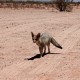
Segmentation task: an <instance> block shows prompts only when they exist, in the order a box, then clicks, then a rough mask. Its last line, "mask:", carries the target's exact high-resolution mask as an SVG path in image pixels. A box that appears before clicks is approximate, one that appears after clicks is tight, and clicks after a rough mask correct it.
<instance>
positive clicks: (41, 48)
mask: <svg viewBox="0 0 80 80" xmlns="http://www.w3.org/2000/svg"><path fill="white" fill-rule="evenodd" d="M39 51H40V57H42V55H43V47H39Z"/></svg>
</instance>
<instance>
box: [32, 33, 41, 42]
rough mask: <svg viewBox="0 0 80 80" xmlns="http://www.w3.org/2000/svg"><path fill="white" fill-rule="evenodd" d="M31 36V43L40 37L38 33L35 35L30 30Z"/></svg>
mask: <svg viewBox="0 0 80 80" xmlns="http://www.w3.org/2000/svg"><path fill="white" fill-rule="evenodd" d="M31 36H32V40H33V43H36V42H37V41H38V40H39V38H40V33H38V34H37V35H35V34H34V33H33V32H31Z"/></svg>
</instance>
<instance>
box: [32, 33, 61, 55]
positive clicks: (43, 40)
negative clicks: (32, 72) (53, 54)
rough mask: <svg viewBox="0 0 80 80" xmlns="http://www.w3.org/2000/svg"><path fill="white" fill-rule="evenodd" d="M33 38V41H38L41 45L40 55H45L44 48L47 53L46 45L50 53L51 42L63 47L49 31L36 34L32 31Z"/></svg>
mask: <svg viewBox="0 0 80 80" xmlns="http://www.w3.org/2000/svg"><path fill="white" fill-rule="evenodd" d="M31 36H32V40H33V43H36V44H37V45H38V46H39V51H40V54H41V55H40V57H42V56H43V49H44V53H46V46H47V47H48V53H50V43H52V44H53V45H54V46H56V47H58V48H60V49H62V47H61V46H60V44H58V43H57V42H56V40H55V39H54V38H53V37H52V36H51V35H49V34H48V33H42V34H41V33H38V34H37V35H35V34H34V33H33V32H31Z"/></svg>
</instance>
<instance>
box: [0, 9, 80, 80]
mask: <svg viewBox="0 0 80 80" xmlns="http://www.w3.org/2000/svg"><path fill="white" fill-rule="evenodd" d="M31 31H33V32H34V33H38V32H48V33H50V34H51V35H52V36H53V37H54V38H55V39H56V40H57V42H58V43H60V44H61V45H62V46H63V49H62V50H60V49H58V48H56V47H54V46H53V45H52V44H51V52H52V53H51V54H47V55H45V56H44V57H42V58H37V57H35V58H34V59H33V60H28V59H29V58H31V57H34V56H35V55H37V54H39V51H38V46H37V45H36V44H33V42H32V38H31ZM0 80H80V9H74V10H73V12H58V11H56V10H54V11H51V10H41V9H24V10H22V9H18V10H14V9H0Z"/></svg>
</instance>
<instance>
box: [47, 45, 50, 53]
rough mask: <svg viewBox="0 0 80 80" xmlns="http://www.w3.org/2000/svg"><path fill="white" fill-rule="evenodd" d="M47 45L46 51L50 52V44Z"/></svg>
mask: <svg viewBox="0 0 80 80" xmlns="http://www.w3.org/2000/svg"><path fill="white" fill-rule="evenodd" d="M47 46H48V53H50V44H48V45H47Z"/></svg>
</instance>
